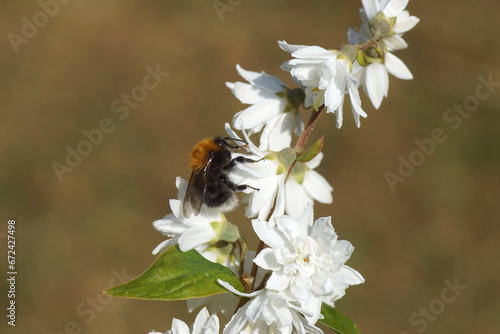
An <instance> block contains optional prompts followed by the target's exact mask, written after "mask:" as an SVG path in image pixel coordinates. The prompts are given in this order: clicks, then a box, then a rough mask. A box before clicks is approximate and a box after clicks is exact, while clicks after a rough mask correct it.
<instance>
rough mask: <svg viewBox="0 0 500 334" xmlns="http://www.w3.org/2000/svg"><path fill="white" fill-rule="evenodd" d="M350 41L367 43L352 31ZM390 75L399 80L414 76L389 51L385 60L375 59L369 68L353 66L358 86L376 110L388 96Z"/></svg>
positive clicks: (355, 64)
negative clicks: (361, 87)
mask: <svg viewBox="0 0 500 334" xmlns="http://www.w3.org/2000/svg"><path fill="white" fill-rule="evenodd" d="M348 39H349V43H351V44H358V43H364V42H366V40H365V39H364V38H363V36H362V35H361V34H359V33H357V32H356V31H354V30H352V29H349V32H348ZM388 73H391V74H392V75H394V76H395V77H396V78H398V79H403V80H411V79H413V75H412V74H411V72H410V70H409V69H408V67H406V65H405V64H404V63H403V61H401V59H399V58H398V57H396V56H395V55H393V54H392V53H391V52H389V51H386V52H385V54H384V56H383V60H382V59H375V60H373V61H372V62H371V63H370V64H369V65H367V66H361V65H359V64H358V63H357V62H355V63H354V64H353V69H352V76H353V77H354V78H356V79H357V81H358V85H360V86H363V91H364V92H365V94H366V95H367V96H368V97H369V98H370V101H371V102H372V104H373V106H374V107H375V109H378V108H379V107H380V104H381V103H382V100H383V98H384V97H387V95H388V92H389V74H388Z"/></svg>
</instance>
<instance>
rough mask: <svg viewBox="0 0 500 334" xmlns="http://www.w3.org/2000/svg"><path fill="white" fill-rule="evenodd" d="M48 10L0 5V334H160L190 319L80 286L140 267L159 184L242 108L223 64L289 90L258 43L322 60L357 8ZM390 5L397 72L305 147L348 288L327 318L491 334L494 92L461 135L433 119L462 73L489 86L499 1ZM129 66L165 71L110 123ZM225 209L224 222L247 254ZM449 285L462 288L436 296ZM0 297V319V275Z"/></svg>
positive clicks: (151, 242)
mask: <svg viewBox="0 0 500 334" xmlns="http://www.w3.org/2000/svg"><path fill="white" fill-rule="evenodd" d="M66 2H67V3H65V4H58V7H56V6H54V5H52V7H50V6H49V7H47V8H48V10H49V11H50V12H51V13H52V14H53V15H52V16H53V17H49V16H47V15H45V16H44V15H43V14H40V12H41V11H42V7H41V5H40V3H38V2H36V1H23V2H19V1H13V0H8V1H2V2H1V4H0V8H1V10H0V27H1V31H2V34H3V36H4V37H3V39H2V52H1V54H0V57H1V61H0V66H1V68H0V75H1V80H0V86H1V89H0V100H1V104H2V108H1V115H2V118H1V122H0V159H1V170H0V181H1V184H0V199H1V202H0V206H1V209H0V210H1V219H2V220H1V225H0V241H1V249H2V254H3V255H1V256H0V258H1V259H2V260H1V261H0V264H1V267H0V268H1V271H2V272H3V273H4V274H2V276H3V277H5V276H6V274H5V273H6V272H7V271H8V269H7V264H6V257H7V256H6V254H7V243H6V236H7V235H6V232H7V220H8V219H12V218H14V219H16V228H17V230H16V238H17V239H16V242H17V243H16V246H17V248H16V252H17V253H16V256H17V268H16V269H17V271H18V275H17V290H16V292H17V294H16V303H17V304H16V305H17V319H16V320H17V322H16V327H15V328H12V327H10V326H7V324H6V323H7V319H6V317H5V314H2V319H3V320H2V321H1V324H0V332H1V333H53V334H55V333H107V334H115V333H116V334H118V333H120V334H123V333H147V332H148V331H150V330H152V329H156V330H161V331H166V330H167V329H170V326H171V321H172V317H177V318H180V319H183V320H185V321H186V322H187V323H188V324H191V323H192V321H193V319H194V316H193V315H189V314H188V313H187V312H186V307H185V302H170V303H167V302H158V301H156V302H152V301H149V302H148V301H140V300H126V299H119V298H111V297H105V296H99V295H98V292H99V291H100V290H102V289H105V288H107V287H109V286H110V284H114V283H115V284H116V283H117V279H116V277H125V279H128V278H130V276H135V275H138V274H140V273H141V272H142V271H144V270H145V269H146V268H147V267H148V266H149V265H150V264H151V263H152V262H153V260H154V256H153V255H152V254H151V251H152V250H153V248H154V247H155V246H156V245H157V244H158V243H159V242H161V241H162V240H164V238H163V237H162V236H161V235H160V234H159V233H158V232H156V231H155V230H154V229H153V228H152V225H151V223H152V222H153V221H154V220H155V219H158V218H161V217H163V216H164V215H165V214H167V213H169V212H170V208H169V206H168V200H169V199H170V198H175V197H176V188H175V177H176V176H178V175H180V176H183V177H184V178H187V177H189V174H190V171H189V169H188V166H187V159H188V155H189V152H190V150H191V148H192V146H193V145H194V144H195V143H196V142H197V141H198V140H199V139H200V138H202V137H204V136H206V135H210V134H218V133H222V132H223V130H224V128H223V124H224V122H227V121H230V120H231V119H232V116H233V114H234V113H235V112H236V111H239V110H241V109H242V108H243V106H242V105H241V104H240V103H239V102H238V101H237V100H236V98H234V97H233V96H232V94H231V93H230V91H229V90H228V89H227V88H226V87H225V85H224V83H225V81H232V82H234V81H238V80H240V78H239V77H238V75H237V73H236V70H235V65H236V64H240V65H241V66H243V68H245V69H249V70H254V71H261V70H264V71H266V72H267V73H270V74H274V75H277V76H279V77H280V78H281V79H282V80H283V81H285V82H286V83H288V84H291V79H290V77H289V75H287V73H285V72H283V71H281V70H280V69H279V65H280V64H281V63H282V62H283V61H285V60H288V59H289V54H287V53H285V52H283V51H281V50H280V49H279V48H278V47H277V43H276V41H277V40H286V41H287V42H289V43H294V44H310V45H320V46H323V47H327V48H336V49H338V48H340V47H341V46H342V45H343V44H344V43H346V42H347V37H346V32H347V29H348V28H349V27H354V28H356V27H358V26H359V25H360V19H359V15H358V9H359V8H360V7H361V2H360V1H333V0H322V1H314V2H305V1H272V2H270V1H255V0H254V1H233V2H232V5H231V4H229V2H227V1H224V0H223V1H219V3H225V4H228V6H230V8H231V10H227V11H225V12H224V13H222V16H219V14H218V13H217V11H216V10H215V8H214V3H217V2H216V1H160V0H150V1H134V0H131V1H114V0H111V1H105V2H102V1H93V0H92V1H78V0H73V1H66ZM41 3H42V4H44V3H52V4H54V1H52V2H51V1H48V0H46V1H45V2H44V0H42V2H41ZM408 9H409V10H410V12H411V14H413V15H416V16H417V17H419V18H420V19H421V22H420V23H419V24H418V25H417V27H416V28H414V29H413V30H412V31H410V32H409V33H407V34H406V35H405V39H406V40H407V41H408V42H409V44H410V47H409V48H408V49H407V50H403V51H399V52H397V53H396V55H397V56H398V57H399V58H401V59H402V60H403V61H404V62H405V63H406V64H407V66H408V67H409V68H410V70H411V71H412V73H413V74H414V77H415V79H414V80H412V81H402V80H398V79H396V78H394V77H391V78H390V89H389V98H388V99H386V100H384V102H383V103H382V106H381V108H380V110H374V109H373V107H372V105H371V104H370V102H369V100H368V99H367V98H366V96H364V95H363V94H362V99H363V107H364V110H365V111H367V113H368V114H369V116H368V118H367V119H362V122H361V123H362V124H361V128H360V129H357V128H355V127H354V125H353V123H354V122H353V120H352V116H351V115H350V110H349V107H347V108H346V109H347V110H346V111H345V117H344V119H345V120H344V126H343V127H342V129H341V130H337V129H336V128H335V120H334V117H333V115H330V114H328V115H323V116H322V117H321V118H320V121H319V123H318V125H317V126H316V128H315V132H314V135H313V137H316V138H317V137H319V136H320V135H322V134H325V136H326V142H325V147H324V152H325V159H324V161H323V163H322V165H321V166H320V167H319V172H320V173H322V174H323V175H324V176H325V177H326V178H327V179H328V180H329V181H330V183H331V184H332V185H333V186H334V188H335V190H334V193H333V195H334V202H333V204H332V205H330V206H327V205H317V206H316V216H317V217H321V216H330V215H331V216H332V217H333V224H334V226H335V228H336V230H337V232H338V234H339V236H340V238H341V239H347V240H349V241H350V242H351V243H352V244H353V245H354V246H355V247H356V250H355V252H354V254H353V256H352V257H351V259H350V260H349V262H348V264H349V265H351V266H352V267H354V268H355V269H357V270H358V271H359V272H360V273H362V274H363V276H364V277H365V279H366V283H364V284H362V285H360V286H356V287H351V288H350V289H348V290H347V295H346V296H345V297H344V298H343V299H342V300H341V301H339V302H338V303H337V306H338V307H339V308H340V309H341V310H343V311H344V312H345V313H346V314H347V315H348V316H349V317H350V318H351V319H353V320H354V321H355V322H356V323H357V324H358V326H359V328H360V330H361V332H362V333H375V334H388V333H394V334H404V333H410V334H413V333H421V332H424V333H454V334H458V333H498V329H499V325H498V316H499V314H500V287H499V284H498V281H499V278H500V265H499V261H498V255H499V252H500V246H499V245H500V242H499V240H500V228H499V219H498V214H499V211H500V210H499V200H500V196H499V185H500V182H499V181H500V180H499V173H498V171H499V166H500V164H499V162H500V161H499V160H500V159H499V152H500V151H499V148H498V147H499V139H498V133H499V128H500V116H499V113H498V111H499V106H500V88H499V87H498V86H497V87H495V88H494V89H495V90H494V92H492V93H491V94H490V96H489V97H488V98H486V99H484V100H481V101H480V105H479V107H478V108H476V110H475V111H473V112H472V113H471V114H470V116H468V117H467V118H463V117H460V118H459V120H460V121H461V123H460V125H458V120H456V121H454V122H452V123H450V122H446V121H445V120H443V116H444V115H445V114H446V113H447V110H448V109H450V108H453V106H454V105H455V104H463V103H464V100H467V101H468V102H470V101H474V100H473V98H471V97H473V96H474V95H475V94H476V88H477V87H478V86H479V85H480V82H479V81H478V77H479V76H482V77H484V78H487V77H488V76H492V80H493V81H495V82H500V67H499V61H498V54H499V52H500V45H499V41H498V37H497V36H496V35H497V32H498V31H499V30H500V21H499V20H498V12H499V7H498V4H497V2H495V1H491V0H482V1H474V2H472V1H470V2H456V1H451V0H443V1H439V2H436V1H434V2H432V4H431V3H430V2H424V1H411V2H410V4H409V6H408ZM44 17H45V18H46V20H45V19H44ZM23 18H25V19H24V21H23ZM34 19H35V20H36V22H38V24H39V25H40V27H39V28H37V30H33V29H32V30H30V29H29V28H26V27H25V28H24V30H25V31H24V33H25V34H27V35H28V36H30V37H29V38H26V39H23V40H21V39H18V40H17V42H16V43H17V44H16V43H14V44H15V45H16V46H15V47H14V46H13V44H12V42H11V41H10V39H12V36H13V35H12V34H10V33H14V34H17V35H18V36H21V35H22V33H23V31H22V30H23V26H24V25H26V22H27V21H29V22H33V20H34ZM9 34H10V35H9ZM9 36H10V39H9ZM16 49H17V52H16ZM148 66H149V67H150V68H153V69H154V68H156V67H157V66H159V69H160V70H161V71H162V72H168V73H169V75H168V76H167V77H165V78H163V81H162V82H161V83H160V84H158V86H157V87H156V88H155V89H152V90H150V91H148V92H147V96H143V97H141V98H143V101H141V102H140V103H138V104H137V105H136V106H134V108H129V111H130V112H129V113H128V114H126V113H125V111H124V110H123V109H122V111H120V112H114V111H113V109H112V103H113V101H115V100H116V99H119V100H120V99H121V96H122V94H131V92H132V90H133V89H134V87H136V86H141V85H142V84H143V78H144V77H145V76H146V75H147V74H148V71H147V70H146V68H147V67H148ZM483 92H486V90H481V93H483ZM140 93H141V91H139V90H138V89H136V90H135V94H140ZM117 106H121V107H123V106H124V104H123V103H121V102H120V104H119V105H115V107H117ZM103 119H109V121H107V122H108V124H107V125H105V127H106V129H108V130H109V131H108V132H109V133H105V134H103V137H102V139H101V140H100V143H99V144H98V145H93V146H92V147H91V148H85V147H83V146H80V149H81V150H85V149H87V150H89V153H88V155H87V156H86V157H83V158H82V160H81V161H80V162H79V163H75V165H76V167H74V168H72V171H71V173H70V172H65V173H63V174H62V175H61V178H62V180H61V181H60V180H59V179H58V177H57V175H56V173H55V172H54V169H53V163H54V162H59V163H61V164H65V160H66V156H67V154H68V151H67V149H68V147H69V148H70V149H77V147H78V145H83V144H80V143H81V142H82V141H83V140H85V139H86V137H85V135H84V134H83V131H85V130H86V131H92V130H93V129H97V128H98V127H99V126H100V124H101V122H102V120H103ZM105 122H106V121H105ZM451 125H455V126H456V129H453V128H452V127H451ZM436 128H442V129H443V131H444V133H445V135H446V138H447V140H446V141H445V142H444V143H440V144H437V145H436V148H435V151H434V152H433V154H431V155H429V156H425V161H423V163H422V164H421V165H420V166H417V167H416V168H415V170H414V171H413V172H412V173H410V174H411V175H409V176H408V177H407V178H405V181H404V182H403V183H401V182H399V183H396V184H395V185H394V191H391V189H390V187H389V185H388V183H387V181H386V178H385V176H384V173H386V172H387V171H390V172H392V173H397V170H398V166H399V165H400V158H399V157H400V156H402V157H403V158H404V159H409V157H410V155H411V154H413V156H414V158H415V157H417V154H418V153H414V152H415V151H416V150H417V149H418V147H417V146H416V144H415V140H417V139H418V140H424V139H426V138H431V134H432V131H433V130H434V129H436ZM111 129H112V130H111ZM313 139H314V138H311V141H310V142H311V143H312V140H313ZM240 213H241V210H240V211H236V212H234V213H233V214H230V215H229V218H230V219H232V220H233V221H236V222H238V224H239V225H240V226H241V229H242V230H243V231H244V233H245V235H246V236H247V238H248V239H249V240H250V246H251V247H252V248H254V249H255V247H256V241H255V237H254V236H253V234H252V231H251V230H250V229H249V228H248V227H249V226H248V225H249V224H248V221H246V220H244V219H242V218H241V216H240V215H239V214H240ZM455 280H456V281H457V282H458V283H459V284H460V285H465V286H466V288H465V290H461V291H459V294H460V295H459V296H457V297H456V298H455V299H454V301H453V302H449V303H444V302H443V301H442V298H443V297H442V293H443V291H447V290H445V289H446V287H447V285H446V284H447V283H446V281H448V282H450V283H453V282H454V281H455ZM0 288H1V291H2V293H1V296H0V300H1V301H2V307H1V309H3V310H4V311H3V312H4V313H6V307H7V290H8V286H7V284H6V280H5V279H2V280H1V283H0ZM446 293H449V292H445V297H448V300H449V298H450V296H452V295H451V294H450V295H448V294H446ZM429 308H430V311H427V312H428V315H427V316H426V315H424V313H425V309H429ZM415 312H416V313H415Z"/></svg>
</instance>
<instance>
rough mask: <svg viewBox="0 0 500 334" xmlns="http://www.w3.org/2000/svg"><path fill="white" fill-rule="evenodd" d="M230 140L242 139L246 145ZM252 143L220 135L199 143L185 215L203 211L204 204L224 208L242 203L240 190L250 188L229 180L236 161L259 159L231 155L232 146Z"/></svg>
mask: <svg viewBox="0 0 500 334" xmlns="http://www.w3.org/2000/svg"><path fill="white" fill-rule="evenodd" d="M228 140H232V141H239V142H242V143H244V145H231V144H230V143H229V142H228ZM247 145H248V143H247V142H245V141H243V140H240V139H234V138H230V137H223V136H216V137H209V138H205V139H203V140H202V141H200V142H198V144H196V146H195V147H194V149H193V151H192V152H191V159H190V167H191V168H192V170H193V171H192V173H191V177H190V179H189V183H188V186H187V190H186V195H185V197H184V204H183V208H182V209H183V212H184V217H186V218H189V217H190V216H191V214H193V213H194V215H195V216H197V215H198V214H199V213H200V210H201V206H202V205H203V203H204V204H205V205H207V206H208V207H211V208H216V207H220V209H221V210H222V211H228V210H231V209H233V208H234V207H235V206H236V205H237V204H238V199H237V197H236V194H235V192H236V191H242V190H245V189H246V188H248V187H250V186H248V185H236V184H234V183H233V182H232V181H231V180H230V179H229V172H230V170H231V168H233V167H234V166H235V165H236V163H240V162H255V161H254V160H252V159H248V158H245V157H241V156H239V157H236V158H234V159H233V158H232V157H231V149H238V148H242V147H245V146H247Z"/></svg>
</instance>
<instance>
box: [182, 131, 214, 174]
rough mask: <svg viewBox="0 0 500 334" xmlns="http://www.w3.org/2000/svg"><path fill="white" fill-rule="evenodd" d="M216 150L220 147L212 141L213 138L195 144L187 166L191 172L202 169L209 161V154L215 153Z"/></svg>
mask: <svg viewBox="0 0 500 334" xmlns="http://www.w3.org/2000/svg"><path fill="white" fill-rule="evenodd" d="M217 150H220V146H219V145H218V144H217V143H216V142H215V141H214V139H213V138H205V139H203V140H202V141H200V142H199V143H198V144H196V146H195V147H194V149H193V151H192V152H191V159H190V160H189V162H190V164H189V166H190V167H191V169H193V170H194V169H196V170H200V169H203V168H204V167H205V166H206V164H207V163H208V160H209V159H210V153H211V152H216V151H217Z"/></svg>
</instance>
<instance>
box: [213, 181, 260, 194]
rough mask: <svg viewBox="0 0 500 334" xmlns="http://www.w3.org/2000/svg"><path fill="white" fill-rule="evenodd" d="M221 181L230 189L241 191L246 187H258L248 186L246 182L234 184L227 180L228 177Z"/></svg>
mask: <svg viewBox="0 0 500 334" xmlns="http://www.w3.org/2000/svg"><path fill="white" fill-rule="evenodd" d="M221 181H222V183H224V184H225V185H226V186H228V187H229V188H230V189H231V190H232V191H243V190H245V189H247V188H250V189H253V190H257V191H259V190H260V189H258V188H255V187H252V186H249V185H248V184H238V185H236V184H234V183H233V182H231V181H229V180H228V179H221Z"/></svg>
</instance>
